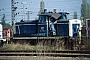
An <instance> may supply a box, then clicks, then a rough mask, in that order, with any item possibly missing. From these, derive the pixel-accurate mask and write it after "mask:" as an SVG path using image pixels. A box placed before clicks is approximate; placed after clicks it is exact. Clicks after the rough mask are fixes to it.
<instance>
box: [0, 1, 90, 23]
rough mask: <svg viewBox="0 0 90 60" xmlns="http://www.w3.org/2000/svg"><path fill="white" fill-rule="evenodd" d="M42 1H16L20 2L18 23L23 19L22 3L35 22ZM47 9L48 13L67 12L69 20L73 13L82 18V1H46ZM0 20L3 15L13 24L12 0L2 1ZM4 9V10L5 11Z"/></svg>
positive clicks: (17, 5)
mask: <svg viewBox="0 0 90 60" xmlns="http://www.w3.org/2000/svg"><path fill="white" fill-rule="evenodd" d="M40 1H41V0H15V2H19V3H17V4H15V6H16V7H17V10H16V13H18V12H19V14H18V15H17V16H16V22H18V21H20V20H21V19H23V9H22V8H23V4H21V2H25V5H24V7H25V8H27V9H25V13H27V11H31V13H32V14H30V20H34V19H35V18H36V17H37V14H38V12H39V10H40ZM88 1H89V2H90V0H88ZM44 3H45V9H47V11H53V9H57V11H63V10H64V11H65V12H69V13H70V14H69V16H68V18H69V19H72V18H73V12H77V15H78V19H79V18H80V6H81V3H82V0H44ZM0 9H1V11H0V19H1V18H2V17H3V14H5V15H6V18H5V19H6V22H7V23H9V22H10V24H11V0H0ZM3 9H4V10H3ZM25 20H27V15H25Z"/></svg>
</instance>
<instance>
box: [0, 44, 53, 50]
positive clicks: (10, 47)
mask: <svg viewBox="0 0 90 60" xmlns="http://www.w3.org/2000/svg"><path fill="white" fill-rule="evenodd" d="M0 50H53V49H52V48H51V47H49V46H42V45H37V46H31V45H29V44H23V45H22V44H4V45H3V47H1V48H0Z"/></svg>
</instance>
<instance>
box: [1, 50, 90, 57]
mask: <svg viewBox="0 0 90 60" xmlns="http://www.w3.org/2000/svg"><path fill="white" fill-rule="evenodd" d="M0 56H54V57H88V58H90V51H80V50H79V51H72V50H69V51H36V50H33V51H29V50H18V51H0Z"/></svg>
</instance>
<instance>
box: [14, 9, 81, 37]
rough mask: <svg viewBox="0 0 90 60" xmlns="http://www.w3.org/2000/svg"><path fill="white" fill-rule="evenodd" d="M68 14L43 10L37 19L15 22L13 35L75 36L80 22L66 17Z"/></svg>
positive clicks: (78, 30)
mask: <svg viewBox="0 0 90 60" xmlns="http://www.w3.org/2000/svg"><path fill="white" fill-rule="evenodd" d="M68 14H69V13H67V12H47V11H46V10H45V11H44V12H43V13H41V14H38V16H39V18H38V20H33V21H21V22H17V23H16V24H15V34H14V37H51V36H71V37H72V36H77V35H78V34H79V32H80V27H81V22H79V23H78V21H80V20H77V19H73V20H69V19H67V15H68ZM71 21H73V22H71Z"/></svg>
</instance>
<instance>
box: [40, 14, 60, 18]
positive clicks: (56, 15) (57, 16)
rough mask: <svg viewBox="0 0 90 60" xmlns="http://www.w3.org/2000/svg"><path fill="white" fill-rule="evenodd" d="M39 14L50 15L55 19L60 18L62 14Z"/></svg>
mask: <svg viewBox="0 0 90 60" xmlns="http://www.w3.org/2000/svg"><path fill="white" fill-rule="evenodd" d="M39 16H50V17H53V18H55V19H58V18H59V17H60V16H61V14H59V13H43V14H39Z"/></svg>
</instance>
